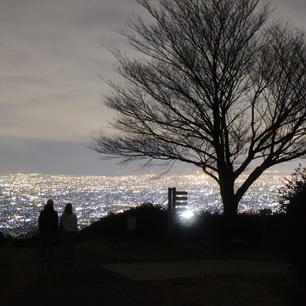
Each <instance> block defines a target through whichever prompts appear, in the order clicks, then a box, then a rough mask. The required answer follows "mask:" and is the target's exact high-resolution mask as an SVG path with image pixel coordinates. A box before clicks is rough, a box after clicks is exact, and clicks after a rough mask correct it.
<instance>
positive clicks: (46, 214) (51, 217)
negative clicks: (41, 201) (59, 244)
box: [38, 199, 58, 258]
mask: <svg viewBox="0 0 306 306" xmlns="http://www.w3.org/2000/svg"><path fill="white" fill-rule="evenodd" d="M38 227H39V232H40V243H41V253H40V255H41V257H43V258H44V257H46V255H47V251H48V255H49V257H51V256H52V255H53V248H54V245H55V242H56V239H57V233H58V214H57V212H56V211H55V210H54V207H53V200H51V199H49V200H48V201H47V204H46V205H45V207H44V209H43V210H42V211H41V213H40V215H39V219H38Z"/></svg>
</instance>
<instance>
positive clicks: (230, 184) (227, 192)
mask: <svg viewBox="0 0 306 306" xmlns="http://www.w3.org/2000/svg"><path fill="white" fill-rule="evenodd" d="M220 193H221V198H222V203H223V210H224V216H225V217H226V218H229V219H230V218H234V217H235V216H236V215H237V210H238V203H237V201H236V200H235V194H234V180H233V179H231V178H227V179H225V180H220Z"/></svg>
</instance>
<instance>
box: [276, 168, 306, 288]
mask: <svg viewBox="0 0 306 306" xmlns="http://www.w3.org/2000/svg"><path fill="white" fill-rule="evenodd" d="M281 193H282V200H281V203H282V207H283V209H284V211H285V213H286V217H287V247H288V255H289V258H290V261H291V263H292V264H293V265H294V267H295V269H296V272H297V275H298V278H299V280H300V281H302V282H303V283H305V274H306V273H305V272H306V271H305V270H306V267H305V256H306V248H305V238H306V224H305V218H306V217H305V213H306V211H305V205H306V176H305V169H303V170H302V169H301V168H298V169H296V171H295V173H294V174H293V175H292V178H291V179H288V180H287V183H286V185H285V187H284V188H283V189H282V190H281Z"/></svg>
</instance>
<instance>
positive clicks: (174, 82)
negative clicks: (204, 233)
mask: <svg viewBox="0 0 306 306" xmlns="http://www.w3.org/2000/svg"><path fill="white" fill-rule="evenodd" d="M138 2H139V3H140V4H141V5H142V6H143V7H144V8H145V9H146V10H147V12H148V13H149V14H150V16H151V17H152V19H153V21H152V23H148V22H145V21H144V20H143V19H142V18H141V17H139V18H138V19H137V20H136V21H132V22H131V23H130V24H129V25H128V28H127V29H125V31H123V32H122V35H123V36H124V37H125V38H127V39H128V43H129V44H130V45H131V46H132V47H134V48H135V49H136V50H137V51H138V54H140V56H139V57H137V58H129V57H127V56H123V55H122V54H120V52H119V51H114V53H115V56H116V58H117V59H118V72H119V73H120V75H121V76H122V77H123V78H124V80H125V83H124V84H123V85H122V84H117V83H113V82H109V84H110V85H111V86H112V88H113V92H112V94H110V95H109V96H107V97H105V103H106V105H107V106H109V107H110V108H112V109H114V110H116V111H117V112H118V113H119V116H118V117H117V118H116V119H115V121H114V122H113V124H112V126H113V127H114V128H115V129H117V130H118V131H119V133H116V134H115V135H106V134H103V133H102V134H99V136H98V137H94V139H93V143H92V147H93V149H94V150H95V151H97V152H99V153H102V154H104V156H109V157H114V158H121V159H122V160H123V161H132V160H136V159H144V160H145V161H147V162H148V161H152V160H162V161H183V162H186V163H190V164H193V165H195V166H198V167H200V168H201V169H202V170H203V171H204V172H205V173H206V174H208V175H209V176H211V177H212V178H213V179H214V180H215V181H216V182H217V183H218V184H219V186H220V193H221V197H222V201H223V207H224V214H225V215H226V216H229V217H230V216H234V215H235V214H237V209H238V204H239V201H240V199H241V198H242V196H243V195H244V194H245V192H246V191H247V189H248V188H249V187H250V186H251V184H252V183H253V182H254V181H255V180H256V179H257V178H258V177H259V176H260V175H261V174H262V173H263V172H264V171H265V170H266V169H268V168H269V167H271V166H274V165H276V164H279V163H283V162H288V161H290V160H293V159H296V158H299V157H302V156H304V155H305V153H306V144H305V119H306V107H305V62H306V60H305V43H304V32H303V31H301V30H298V29H291V28H290V27H289V26H288V25H284V26H283V25H281V24H279V23H273V24H270V25H268V24H267V21H268V18H269V16H270V8H269V7H268V6H260V5H259V3H258V0H159V5H158V6H153V5H152V4H151V3H150V1H149V0H138ZM254 161H255V163H254ZM253 165H254V166H253ZM247 169H251V172H250V174H249V175H248V177H247V178H246V179H245V181H244V182H243V183H242V184H240V186H236V187H235V188H234V184H235V181H236V180H237V178H238V177H239V176H240V175H241V174H242V173H243V172H244V171H245V170H247Z"/></svg>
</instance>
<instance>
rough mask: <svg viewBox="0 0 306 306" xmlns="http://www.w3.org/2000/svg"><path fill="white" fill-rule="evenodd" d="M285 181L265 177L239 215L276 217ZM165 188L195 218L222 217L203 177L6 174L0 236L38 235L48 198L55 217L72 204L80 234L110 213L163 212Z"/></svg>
mask: <svg viewBox="0 0 306 306" xmlns="http://www.w3.org/2000/svg"><path fill="white" fill-rule="evenodd" d="M243 179H245V177H242V178H241V180H243ZM283 181H284V175H281V174H280V173H279V172H276V171H273V172H268V173H265V174H264V175H263V176H262V177H261V178H260V179H258V180H257V181H256V182H255V183H254V184H253V186H251V187H250V189H249V190H248V192H247V194H246V195H245V196H244V197H243V199H242V200H241V202H240V204H239V212H246V213H252V214H253V213H258V212H259V211H260V210H262V209H266V208H268V209H271V210H272V212H273V213H275V212H277V211H278V209H279V204H278V193H277V190H278V188H279V187H280V186H281V185H282V183H283ZM237 183H238V184H239V183H241V181H240V182H239V181H238V182H237ZM169 187H176V188H177V190H185V191H187V192H188V209H190V210H192V211H193V212H199V211H208V212H211V213H214V212H222V205H221V198H220V195H219V190H218V186H217V184H216V183H215V182H214V181H213V180H212V179H211V178H208V177H207V176H204V175H184V176H182V175H180V176H179V175H172V176H154V175H135V176H116V177H111V176H68V175H46V174H35V173H34V174H10V175H3V176H0V231H1V232H3V233H4V234H13V235H21V234H25V233H28V232H30V231H33V230H34V229H36V228H37V219H38V216H39V212H40V211H41V210H42V208H43V206H44V204H45V203H46V201H47V199H49V198H52V199H53V200H54V202H55V209H56V210H57V211H58V213H59V215H60V214H61V213H62V211H63V208H64V206H65V204H66V203H68V202H71V203H72V204H73V207H74V210H75V212H76V214H77V216H78V219H79V226H80V228H83V227H84V226H87V225H89V224H90V223H92V222H94V221H96V220H99V219H100V218H101V217H104V216H106V215H107V214H108V213H109V212H122V211H124V210H126V209H129V208H131V207H135V206H137V205H139V204H142V203H146V202H150V203H153V204H158V205H162V206H165V207H166V205H167V190H168V188H169Z"/></svg>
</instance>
